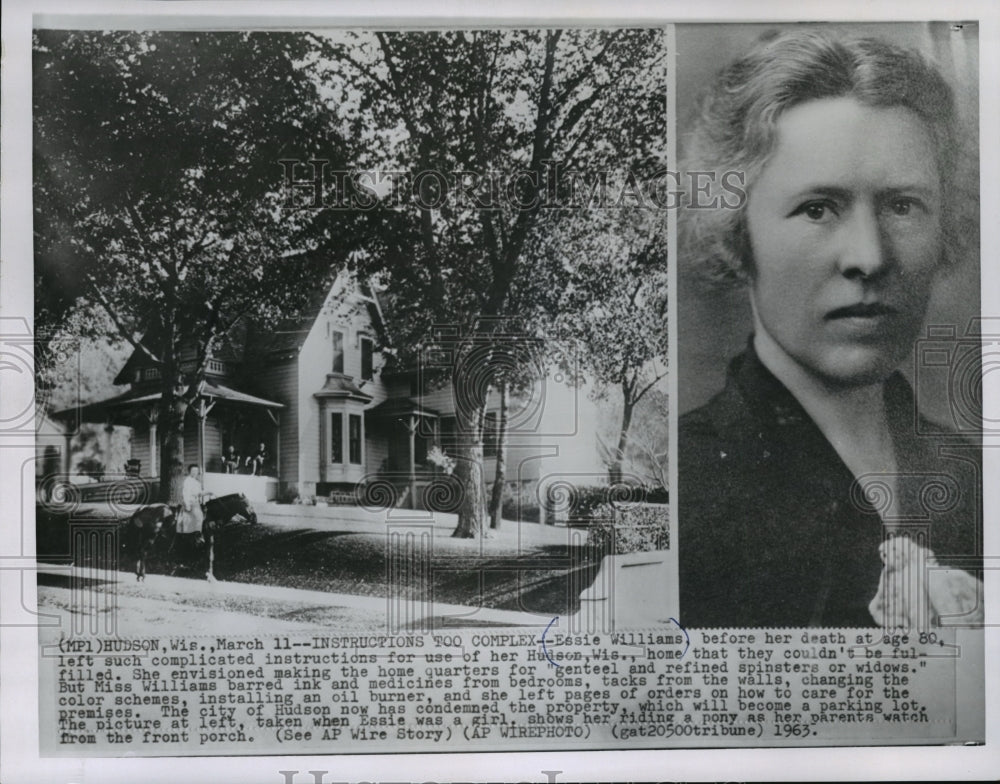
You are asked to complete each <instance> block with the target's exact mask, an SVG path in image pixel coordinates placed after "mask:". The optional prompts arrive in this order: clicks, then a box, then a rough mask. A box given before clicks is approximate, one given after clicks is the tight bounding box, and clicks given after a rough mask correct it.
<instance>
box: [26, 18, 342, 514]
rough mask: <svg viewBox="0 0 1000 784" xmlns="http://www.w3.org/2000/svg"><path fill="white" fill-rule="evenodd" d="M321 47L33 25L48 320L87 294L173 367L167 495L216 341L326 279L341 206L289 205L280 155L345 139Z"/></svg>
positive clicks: (166, 400) (167, 377)
mask: <svg viewBox="0 0 1000 784" xmlns="http://www.w3.org/2000/svg"><path fill="white" fill-rule="evenodd" d="M309 51H310V47H309V44H308V42H307V41H306V39H305V38H304V37H303V36H302V35H292V34H283V33H202V32H136V31H126V32H116V31H112V32H108V31H104V32H100V31H73V32H67V31H53V30H38V31H36V33H35V39H34V63H33V65H34V84H33V89H34V94H33V101H34V104H33V111H34V119H35V127H34V167H35V192H34V201H35V221H36V283H37V285H36V291H37V292H38V294H37V295H36V298H37V300H38V303H37V304H38V308H37V311H38V314H39V319H40V322H41V323H42V324H44V323H45V322H51V323H55V324H58V323H60V322H61V321H62V320H63V319H65V317H66V314H67V312H68V310H69V308H71V307H72V306H73V304H74V303H75V302H76V301H77V300H79V299H80V298H81V297H86V298H87V299H88V300H89V301H91V302H93V303H95V304H97V305H99V306H100V307H101V308H103V310H104V311H105V312H106V314H107V316H108V318H109V319H110V321H111V324H112V325H113V331H114V332H115V333H116V334H117V335H119V336H120V337H122V338H124V339H125V340H127V341H128V342H129V343H130V344H131V345H132V346H133V348H134V349H135V350H136V351H137V352H140V353H141V354H142V355H144V356H145V357H146V358H147V359H148V360H149V362H150V363H152V364H154V365H155V366H157V367H159V369H160V371H161V378H162V400H161V411H160V416H161V425H164V424H165V426H163V427H162V429H161V432H163V433H164V442H163V447H164V459H163V461H162V464H163V471H164V473H163V478H164V479H169V480H171V481H163V482H162V483H161V487H163V488H164V492H166V489H167V487H168V486H170V485H171V484H173V485H174V486H173V488H172V489H173V493H174V494H175V495H176V493H177V492H178V490H179V484H180V473H179V468H180V466H179V458H180V455H181V454H183V419H184V416H185V412H186V407H187V405H189V404H190V402H191V401H192V400H193V399H194V398H195V397H196V395H197V390H198V386H199V382H200V381H201V380H202V379H203V378H204V372H205V367H206V363H207V360H208V358H209V357H210V355H211V353H212V351H213V348H214V347H215V346H216V345H217V344H218V343H219V341H220V340H222V339H224V338H225V336H226V335H227V334H228V333H229V332H230V330H231V329H232V328H233V326H234V325H235V324H236V323H238V322H239V321H240V320H241V319H243V318H245V317H256V318H259V319H276V318H278V317H279V316H281V315H287V314H288V313H289V312H292V311H294V309H295V308H296V307H298V306H300V305H301V304H303V303H304V301H305V298H306V297H307V296H308V294H309V292H310V291H311V290H313V289H314V288H315V287H317V286H322V285H324V275H325V273H327V272H328V267H329V259H328V258H326V259H325V260H324V261H321V262H317V254H314V253H310V251H313V250H315V249H317V248H319V247H323V246H325V245H328V244H329V239H330V237H331V236H332V232H333V231H334V230H335V229H336V225H337V224H336V220H337V218H338V216H337V215H331V214H315V213H307V212H302V211H295V210H290V209H287V208H286V205H285V197H286V193H285V190H284V180H283V178H284V169H283V167H282V166H281V164H280V163H279V161H280V160H281V159H282V158H284V157H288V155H289V153H290V151H294V153H295V154H302V153H303V152H304V153H305V154H307V155H314V156H317V157H319V156H324V157H327V158H330V157H333V156H336V155H337V154H338V153H339V150H340V149H341V145H340V140H339V138H338V137H337V135H336V131H335V125H334V122H333V120H332V115H331V113H330V108H329V106H328V104H327V102H326V101H324V100H322V99H321V97H320V95H319V94H318V92H317V89H316V84H315V81H314V80H313V79H312V78H311V77H310V75H309V67H308V65H307V64H306V59H307V56H308V54H309ZM99 322H100V320H95V322H94V323H95V324H98V323H99ZM192 349H193V351H194V361H193V362H192V363H190V364H185V363H183V362H182V361H181V352H182V351H184V350H192ZM42 350H43V351H42V353H43V359H44V346H43V347H42ZM174 500H176V499H174Z"/></svg>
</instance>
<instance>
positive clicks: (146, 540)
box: [122, 493, 257, 582]
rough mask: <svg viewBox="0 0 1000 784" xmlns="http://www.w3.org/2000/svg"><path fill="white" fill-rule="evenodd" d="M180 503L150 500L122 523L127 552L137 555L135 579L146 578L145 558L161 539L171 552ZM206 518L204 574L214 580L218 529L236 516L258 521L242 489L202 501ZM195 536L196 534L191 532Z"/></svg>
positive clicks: (203, 536) (204, 527)
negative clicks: (174, 504)
mask: <svg viewBox="0 0 1000 784" xmlns="http://www.w3.org/2000/svg"><path fill="white" fill-rule="evenodd" d="M180 510H181V507H180V506H179V505H178V506H170V505H169V504H150V505H149V506H143V507H140V508H139V509H137V510H136V511H135V512H134V513H133V514H132V516H131V517H130V518H129V519H128V520H127V521H125V523H124V524H123V527H124V531H123V537H122V539H123V546H124V548H125V552H126V553H128V554H129V555H131V556H132V557H133V558H135V579H136V581H143V580H145V579H146V561H147V559H148V558H149V556H150V554H151V553H152V552H153V550H154V548H155V547H156V545H157V542H158V541H160V540H168V541H169V545H167V548H166V550H167V552H168V553H169V552H172V551H173V549H174V544H175V541H176V539H177V536H178V534H177V517H178V516H179V514H180ZM202 511H203V512H204V522H203V524H202V532H201V538H202V539H203V540H204V543H205V544H206V545H207V546H208V569H207V571H206V572H205V577H206V579H207V580H208V581H209V582H215V574H214V568H215V539H216V536H217V535H218V533H219V532H220V531H221V530H222V528H224V527H225V526H226V525H227V524H229V523H230V522H231V521H232V520H234V519H235V518H237V517H240V518H242V519H243V520H244V521H246V522H248V523H256V522H257V514H256V513H255V512H254V510H253V507H252V506H251V505H250V501H249V500H248V499H247V497H246V496H245V495H243V494H242V493H232V494H230V495H224V496H221V497H219V498H212V499H210V500H209V501H207V502H206V503H205V504H203V505H202ZM192 536H194V535H193V534H192Z"/></svg>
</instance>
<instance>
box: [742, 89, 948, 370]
mask: <svg viewBox="0 0 1000 784" xmlns="http://www.w3.org/2000/svg"><path fill="white" fill-rule="evenodd" d="M777 128H778V136H777V143H776V148H775V151H774V153H773V154H772V155H771V157H770V158H769V159H768V162H767V164H766V165H765V167H764V169H763V171H762V172H761V174H760V176H759V177H758V178H757V179H756V181H755V182H754V183H753V184H752V185H751V188H750V192H749V202H748V204H747V216H746V218H747V226H748V228H749V234H750V243H751V247H752V250H753V262H754V263H753V275H752V278H751V283H750V291H751V302H752V304H753V308H754V318H755V322H756V328H757V329H758V330H764V331H765V332H766V333H767V334H768V335H769V336H770V337H771V338H772V339H773V340H774V341H775V342H776V343H777V344H778V346H779V347H780V348H781V349H783V350H784V352H785V353H786V354H788V355H789V356H790V357H791V358H792V359H794V360H795V361H796V362H797V363H798V364H799V365H800V366H801V367H803V368H805V369H806V370H807V371H809V372H810V373H812V374H814V375H815V376H818V377H820V378H821V379H822V380H823V381H825V382H826V383H830V384H833V385H837V386H855V385H861V384H870V383H874V382H876V381H880V380H882V379H884V378H885V377H886V376H888V375H889V374H890V373H891V372H892V371H893V370H894V369H895V368H896V367H897V366H898V365H899V363H900V362H901V361H902V359H903V358H904V356H905V355H906V354H907V353H908V352H909V351H910V350H911V349H912V346H913V341H914V339H915V338H916V336H917V333H918V332H919V330H920V327H921V325H922V323H923V318H924V314H925V312H926V310H927V301H928V299H929V297H930V290H931V284H932V282H933V279H934V274H935V272H936V270H937V268H938V266H939V263H940V259H941V185H940V178H939V176H938V171H937V166H936V163H935V153H934V146H933V144H932V141H931V137H930V134H929V133H928V131H927V128H926V127H925V125H924V124H923V122H922V121H921V120H920V119H919V117H918V116H917V115H915V114H914V113H912V112H911V111H909V110H908V109H904V108H900V107H892V108H872V107H866V106H863V105H861V104H859V103H858V102H857V101H855V100H853V99H851V98H827V99H822V100H816V101H810V102H808V103H805V104H801V105H799V106H796V107H794V108H792V109H790V110H788V111H787V112H785V113H784V114H783V115H782V117H781V119H780V120H779V121H778V125H777Z"/></svg>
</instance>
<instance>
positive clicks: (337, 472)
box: [296, 279, 387, 494]
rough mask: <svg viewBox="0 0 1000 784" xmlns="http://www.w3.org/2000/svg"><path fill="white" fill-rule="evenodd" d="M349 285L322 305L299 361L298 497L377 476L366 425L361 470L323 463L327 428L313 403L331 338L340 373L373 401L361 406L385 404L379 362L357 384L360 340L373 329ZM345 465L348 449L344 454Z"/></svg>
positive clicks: (340, 284) (334, 405) (353, 405)
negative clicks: (338, 341)
mask: <svg viewBox="0 0 1000 784" xmlns="http://www.w3.org/2000/svg"><path fill="white" fill-rule="evenodd" d="M348 285H349V284H348V283H347V282H346V281H345V280H344V279H340V280H338V281H337V283H336V284H335V285H334V287H333V289H332V290H331V293H330V296H329V297H328V298H327V302H326V303H325V304H324V306H323V308H322V309H321V311H320V315H319V317H318V318H317V319H316V321H315V323H314V324H313V325H312V328H311V329H310V330H309V333H308V335H307V336H306V338H305V340H304V341H303V343H302V346H301V348H300V350H299V356H298V394H297V396H296V397H297V408H298V412H299V418H298V423H297V428H296V431H297V439H298V460H299V476H298V483H299V487H300V490H301V492H304V493H310V494H311V493H314V492H315V491H316V484H317V483H320V482H324V481H325V482H335V483H354V482H358V481H360V480H361V479H362V478H363V477H364V476H365V475H366V474H368V473H369V472H370V471H371V469H372V467H373V466H374V470H378V466H379V465H380V464H381V460H382V459H384V456H385V455H384V453H383V451H382V450H383V449H384V447H382V446H381V445H379V444H377V443H376V442H377V441H378V437H377V436H375V435H374V434H369V433H368V424H369V422H370V420H369V421H368V422H365V436H364V438H363V440H362V443H363V445H364V446H363V454H362V456H361V457H362V462H361V464H360V465H356V464H351V463H349V462H345V463H342V464H329V463H326V462H325V461H327V460H328V459H329V449H328V448H327V443H326V442H327V439H328V437H329V434H328V433H327V432H326V431H327V427H328V425H327V423H326V422H325V421H323V417H322V416H321V411H322V410H323V404H322V403H321V401H320V400H318V399H317V398H316V397H315V394H316V393H317V392H319V391H320V390H321V389H322V388H323V386H324V384H325V383H326V380H327V375H328V374H329V373H332V372H333V354H334V343H333V333H334V332H340V333H341V334H343V336H344V337H343V344H342V347H343V368H344V369H343V373H344V375H346V376H349V377H351V378H353V380H354V383H355V384H357V385H358V386H359V387H360V388H361V390H362V391H363V392H364V393H365V394H367V395H371V397H372V400H371V402H370V403H368V404H366V405H365V406H364V408H365V409H368V408H371V407H373V406H376V405H378V404H379V403H381V402H382V401H384V400H385V399H386V397H387V394H386V389H385V385H384V384H383V382H382V381H381V379H380V377H379V370H380V368H381V364H382V359H381V357H380V356H379V355H378V353H376V354H375V358H374V371H375V372H374V378H373V379H371V380H368V381H365V380H364V379H362V378H361V365H362V362H361V354H362V351H361V340H362V338H365V337H367V338H370V339H372V340H374V339H375V337H376V335H375V329H374V326H373V325H372V323H371V319H370V317H369V315H368V311H367V308H365V307H363V301H362V300H360V298H359V297H358V296H356V295H354V294H352V293H351V291H350V290H349V289H348ZM327 406H328V410H342V411H343V412H344V413H345V414H363V410H362V407H361V406H360V405H359V404H358V403H357V402H356V401H349V402H346V403H340V402H339V401H336V402H335V401H330V402H329V403H328V404H327ZM347 429H348V419H347V417H345V421H344V432H345V433H346V432H347ZM344 457H345V460H346V458H347V449H346V448H345V449H344Z"/></svg>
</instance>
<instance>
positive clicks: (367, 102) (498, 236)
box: [315, 29, 666, 536]
mask: <svg viewBox="0 0 1000 784" xmlns="http://www.w3.org/2000/svg"><path fill="white" fill-rule="evenodd" d="M315 40H316V43H317V46H318V47H319V49H318V54H317V63H318V67H319V68H320V69H321V72H322V78H323V81H324V84H325V89H326V91H327V92H328V94H329V95H330V96H331V97H332V99H333V101H334V103H335V104H336V105H337V106H338V112H339V117H340V119H341V123H342V129H343V131H344V134H345V136H348V137H350V138H351V139H352V140H354V141H355V142H358V143H359V144H358V146H357V147H356V148H355V151H354V154H353V155H352V157H351V163H352V165H353V166H355V167H356V168H358V169H359V170H361V171H364V172H367V173H368V175H369V176H370V178H371V180H372V182H373V187H372V192H373V193H376V194H377V195H378V198H377V199H373V203H372V205H371V209H368V210H367V211H366V213H365V218H366V221H367V222H368V225H369V228H370V229H371V230H370V231H369V232H368V233H367V235H366V238H367V242H366V245H365V248H364V253H362V254H359V255H358V256H357V257H356V259H355V260H356V261H357V263H358V264H359V266H360V267H361V268H362V269H364V270H365V271H366V272H368V273H370V274H378V275H379V276H380V278H381V279H382V281H383V282H384V285H385V286H386V288H387V290H388V291H389V292H391V293H394V296H392V301H391V305H390V307H389V308H387V314H388V315H389V319H390V325H389V326H390V331H391V334H392V336H393V339H394V341H395V342H396V344H397V345H398V346H399V347H401V348H402V349H403V354H404V361H405V355H407V354H408V356H409V361H410V362H414V361H416V358H417V357H419V356H420V355H421V352H423V351H426V349H427V348H428V347H429V346H435V345H441V344H444V343H446V344H447V345H446V348H447V349H448V355H449V356H450V360H449V362H448V363H444V369H445V371H446V373H447V374H449V375H450V379H449V380H450V381H451V383H452V384H453V386H454V388H455V389H456V398H457V399H459V398H460V404H459V405H458V406H457V420H458V421H457V425H458V430H459V433H460V435H461V436H462V438H463V442H462V444H461V445H460V449H459V454H458V458H459V462H458V467H457V470H456V474H457V475H458V477H459V479H460V481H461V482H462V484H463V490H464V495H463V504H462V507H461V509H460V514H459V524H458V528H457V529H456V535H457V536H472V535H475V534H476V533H477V532H479V531H480V530H481V526H482V522H483V517H484V513H483V505H484V498H483V496H484V493H483V488H482V482H481V477H482V422H483V418H484V407H485V405H486V399H487V394H488V392H489V389H490V387H491V386H494V384H495V382H496V380H497V379H495V378H494V371H493V364H494V362H495V358H496V356H497V354H498V353H503V352H502V351H499V350H498V349H497V342H498V340H497V338H496V335H495V332H496V325H497V324H498V323H502V324H503V325H504V328H505V329H508V330H509V327H510V325H511V324H516V325H517V329H518V330H519V331H520V333H521V334H522V335H523V336H525V337H526V339H529V340H530V339H534V338H543V339H545V338H549V337H551V333H550V332H549V331H548V330H549V327H550V326H551V325H552V319H551V318H550V315H551V314H549V313H547V312H546V311H545V309H544V305H545V300H544V298H540V297H539V296H538V292H539V290H540V279H539V274H540V271H541V266H540V264H539V259H540V258H541V251H542V249H543V247H544V245H545V240H546V236H547V233H548V232H549V231H550V230H551V224H550V221H549V220H547V219H546V218H545V215H546V213H548V212H552V211H562V212H565V213H567V214H568V216H567V217H565V219H564V221H563V222H562V225H563V226H564V227H565V231H566V232H567V233H572V232H575V233H577V234H587V233H589V231H590V229H589V227H588V220H589V219H588V217H587V215H586V214H585V212H584V211H583V210H581V209H580V204H581V203H590V201H591V200H592V198H594V196H593V194H594V192H595V190H600V183H601V182H602V181H603V179H604V174H605V173H608V172H611V173H613V175H620V174H621V173H622V172H633V173H637V174H638V176H640V177H645V176H648V175H647V173H648V172H651V171H653V170H655V169H657V167H661V166H662V165H663V162H664V161H665V128H666V122H665V120H666V113H665V104H666V100H665V99H666V93H665V84H666V80H665V78H664V77H665V68H666V57H665V49H664V45H665V38H664V35H663V32H662V31H661V30H656V29H648V30H492V31H476V30H473V31H449V32H440V33H423V32H421V33H410V32H407V33H346V34H337V35H329V36H322V37H320V36H317V37H316V38H315ZM391 172H397V173H399V172H402V173H405V174H404V175H402V176H396V177H392V176H389V174H388V173H391ZM611 179H615V176H612V178H611ZM619 179H621V178H620V177H619ZM605 196H607V194H605ZM597 198H601V195H600V194H599V195H598V196H597ZM611 198H615V197H614V196H612V197H611ZM571 226H572V230H571V229H570V227H571ZM616 283H618V284H622V283H623V282H622V281H616ZM442 324H452V325H455V329H454V330H453V331H452V332H451V334H450V336H449V337H448V339H447V340H442V337H441V332H440V331H438V330H437V327H438V325H442ZM504 339H506V338H504Z"/></svg>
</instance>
